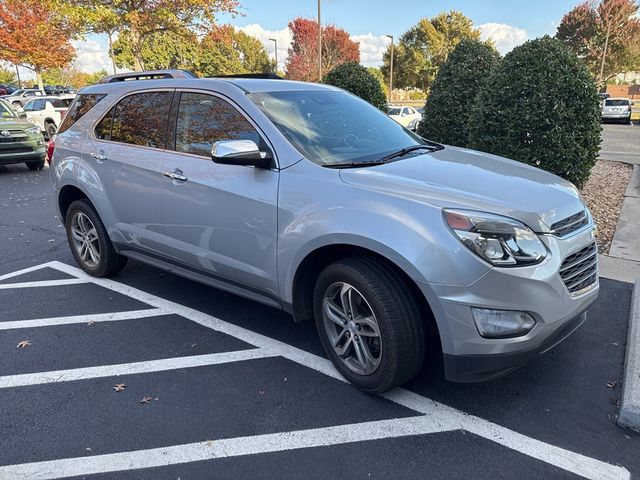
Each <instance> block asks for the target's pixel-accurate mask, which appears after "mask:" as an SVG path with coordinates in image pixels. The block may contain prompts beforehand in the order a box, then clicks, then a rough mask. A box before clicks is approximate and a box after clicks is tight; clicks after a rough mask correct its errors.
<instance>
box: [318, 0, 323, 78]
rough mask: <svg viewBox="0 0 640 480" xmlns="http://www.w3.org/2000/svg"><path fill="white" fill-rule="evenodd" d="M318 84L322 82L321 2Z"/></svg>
mask: <svg viewBox="0 0 640 480" xmlns="http://www.w3.org/2000/svg"><path fill="white" fill-rule="evenodd" d="M318 82H322V21H321V19H320V0H318Z"/></svg>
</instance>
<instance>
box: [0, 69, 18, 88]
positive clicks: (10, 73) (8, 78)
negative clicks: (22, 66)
mask: <svg viewBox="0 0 640 480" xmlns="http://www.w3.org/2000/svg"><path fill="white" fill-rule="evenodd" d="M17 81H18V77H17V76H16V71H15V69H14V68H7V67H4V66H2V65H0V83H3V84H4V83H11V84H15V83H17Z"/></svg>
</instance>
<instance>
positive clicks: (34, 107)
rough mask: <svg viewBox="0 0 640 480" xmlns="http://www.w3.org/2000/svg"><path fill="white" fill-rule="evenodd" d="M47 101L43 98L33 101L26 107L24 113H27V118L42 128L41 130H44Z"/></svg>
mask: <svg viewBox="0 0 640 480" xmlns="http://www.w3.org/2000/svg"><path fill="white" fill-rule="evenodd" d="M46 105H47V101H46V100H45V99H43V98H38V99H35V100H31V101H30V102H29V103H27V104H26V105H25V108H24V111H25V112H27V118H29V120H30V121H31V123H33V124H34V125H37V126H38V127H40V130H44V114H45V108H46Z"/></svg>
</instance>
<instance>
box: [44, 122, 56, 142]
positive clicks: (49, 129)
mask: <svg viewBox="0 0 640 480" xmlns="http://www.w3.org/2000/svg"><path fill="white" fill-rule="evenodd" d="M56 130H57V127H56V124H55V123H53V122H49V123H47V125H46V130H45V131H46V134H47V139H48V140H51V139H52V138H53V136H54V135H55V134H56Z"/></svg>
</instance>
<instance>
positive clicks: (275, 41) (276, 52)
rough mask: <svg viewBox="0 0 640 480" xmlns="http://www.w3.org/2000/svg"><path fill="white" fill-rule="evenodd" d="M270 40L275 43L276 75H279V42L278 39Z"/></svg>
mask: <svg viewBox="0 0 640 480" xmlns="http://www.w3.org/2000/svg"><path fill="white" fill-rule="evenodd" d="M269 40H271V41H272V42H273V45H274V48H275V54H276V75H277V74H278V40H277V39H276V38H270V39H269Z"/></svg>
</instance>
